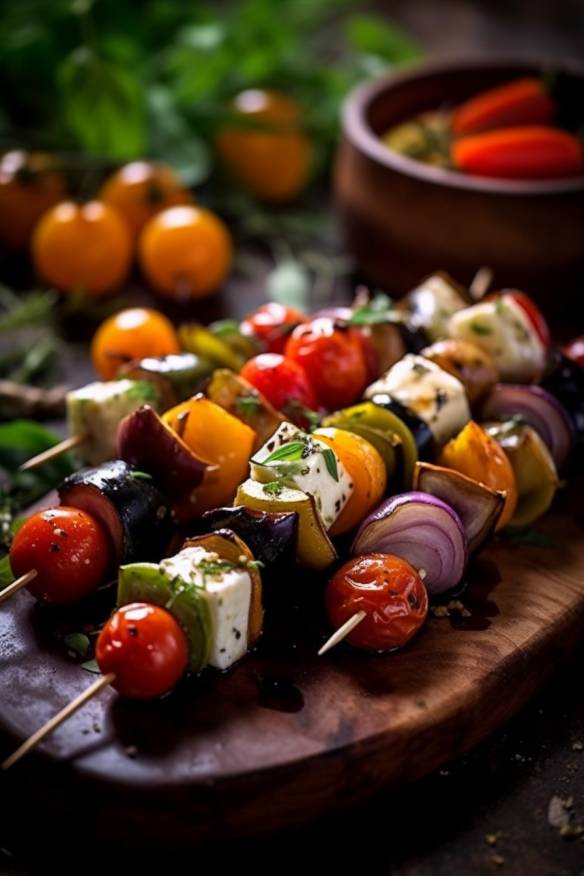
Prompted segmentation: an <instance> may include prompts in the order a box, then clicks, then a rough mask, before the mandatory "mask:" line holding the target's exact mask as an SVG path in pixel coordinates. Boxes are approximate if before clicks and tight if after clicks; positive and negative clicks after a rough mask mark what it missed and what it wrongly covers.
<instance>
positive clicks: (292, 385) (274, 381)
mask: <svg viewBox="0 0 584 876" xmlns="http://www.w3.org/2000/svg"><path fill="white" fill-rule="evenodd" d="M240 374H241V376H242V377H245V379H246V380H247V381H249V383H251V384H252V386H255V388H256V389H259V391H260V392H261V393H262V395H265V397H266V398H267V399H268V401H269V402H271V404H272V405H273V406H274V407H275V408H276V410H278V411H283V412H284V413H286V412H287V410H288V409H291V410H292V408H295V409H298V408H309V409H310V410H314V409H315V408H316V398H315V396H314V391H313V389H312V387H311V385H310V382H309V380H308V377H307V376H306V372H305V371H304V369H303V368H302V367H301V366H300V365H297V363H296V362H292V361H290V360H289V359H285V358H284V356H281V355H280V353H260V355H259V356H254V357H253V359H249V360H248V361H247V362H246V363H245V365H244V366H243V368H242V369H241V371H240ZM292 412H293V411H292ZM291 418H292V419H293V417H292V415H291Z"/></svg>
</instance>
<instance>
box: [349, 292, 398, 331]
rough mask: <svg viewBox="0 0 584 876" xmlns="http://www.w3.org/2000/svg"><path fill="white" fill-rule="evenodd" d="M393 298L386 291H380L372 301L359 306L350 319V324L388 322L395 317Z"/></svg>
mask: <svg viewBox="0 0 584 876" xmlns="http://www.w3.org/2000/svg"><path fill="white" fill-rule="evenodd" d="M392 311H393V300H392V299H391V298H390V297H389V295H386V294H385V293H384V292H378V293H377V294H376V295H375V296H374V297H373V298H372V299H371V300H370V301H368V302H367V303H366V304H363V305H362V306H361V307H357V309H356V310H354V311H353V315H352V316H351V318H350V319H349V324H350V325H375V324H376V323H383V322H388V321H390V320H391V318H392V317H393V313H392Z"/></svg>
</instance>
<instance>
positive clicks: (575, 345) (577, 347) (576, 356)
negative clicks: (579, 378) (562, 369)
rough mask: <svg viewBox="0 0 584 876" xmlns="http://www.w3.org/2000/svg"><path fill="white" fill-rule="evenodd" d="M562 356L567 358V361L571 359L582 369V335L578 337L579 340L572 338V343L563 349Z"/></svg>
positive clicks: (583, 340) (583, 338) (583, 346)
mask: <svg viewBox="0 0 584 876" xmlns="http://www.w3.org/2000/svg"><path fill="white" fill-rule="evenodd" d="M564 355H566V356H567V357H568V359H572V360H573V361H574V362H577V363H578V365H582V366H583V367H584V335H580V337H579V338H574V340H573V341H570V343H569V344H568V345H567V346H565V347H564Z"/></svg>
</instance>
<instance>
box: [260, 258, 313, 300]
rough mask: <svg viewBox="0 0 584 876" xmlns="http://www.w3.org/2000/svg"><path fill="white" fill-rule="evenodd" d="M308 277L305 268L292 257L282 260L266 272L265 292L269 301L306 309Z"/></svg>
mask: <svg viewBox="0 0 584 876" xmlns="http://www.w3.org/2000/svg"><path fill="white" fill-rule="evenodd" d="M309 285H310V284H309V277H308V272H307V271H306V269H305V268H304V267H303V266H302V265H301V264H300V262H298V261H296V260H295V259H292V258H287V259H284V260H282V261H281V262H280V263H279V264H278V265H276V267H275V268H274V269H273V270H272V271H271V272H270V273H269V274H268V277H267V279H266V294H267V298H268V300H269V301H276V302H277V303H278V304H284V305H285V306H286V307H296V308H298V309H299V310H306V309H307V307H308V293H309Z"/></svg>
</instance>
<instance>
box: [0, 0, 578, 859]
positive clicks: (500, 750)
mask: <svg viewBox="0 0 584 876" xmlns="http://www.w3.org/2000/svg"><path fill="white" fill-rule="evenodd" d="M292 2H294V0H292ZM274 6H275V9H277V14H279V15H282V20H283V22H284V21H285V6H286V4H285V3H283V2H276V0H275V3H274ZM372 7H373V8H375V10H376V11H377V12H387V13H388V14H389V15H390V16H391V17H392V18H393V19H394V20H395V21H397V22H398V23H400V24H402V25H403V26H404V27H405V28H406V29H407V30H409V31H410V32H411V33H412V35H414V36H415V37H416V38H417V39H418V40H419V41H420V43H421V44H422V46H423V47H424V49H425V50H426V52H427V54H428V56H434V57H441V58H446V57H450V58H452V57H477V56H480V55H491V56H492V55H504V56H513V57H516V56H519V57H525V56H527V57H530V56H531V57H533V56H537V57H541V56H545V57H555V58H563V59H565V58H568V57H571V58H576V59H583V58H584V2H582V0H564V2H561V0H560V2H555V3H554V2H547V0H531V2H508V0H496V2H494V0H493V2H482V3H478V2H463V0H438V2H424V0H401V2H397V0H396V2H383V3H376V4H372ZM283 26H285V24H283ZM258 271H259V272H260V274H261V267H258ZM257 287H258V286H257V283H254V282H250V281H249V280H248V281H247V282H245V283H244V282H243V281H239V280H234V281H233V282H232V283H231V285H229V286H228V288H227V290H226V293H225V296H224V299H225V306H226V308H227V309H230V310H232V311H234V312H235V313H237V314H239V313H243V312H245V311H246V310H249V305H250V303H255V301H254V298H256V297H257V292H256V289H257ZM79 376H80V378H81V375H79ZM550 586H552V584H551V582H550ZM583 676H584V652H582V651H581V652H580V653H579V654H578V655H576V656H575V658H574V659H573V660H572V661H571V662H570V663H569V664H568V665H566V666H564V668H563V669H562V670H561V671H560V672H559V673H558V674H557V675H556V677H555V678H554V680H553V681H552V682H551V683H550V684H548V686H547V687H546V688H545V689H544V690H543V692H542V693H541V694H540V695H539V696H538V697H537V698H536V699H535V700H534V701H533V702H532V703H531V704H530V705H529V706H528V707H527V708H526V709H525V710H524V712H523V713H522V714H521V715H519V716H518V717H517V718H516V719H514V720H513V721H512V722H511V723H510V724H509V725H508V726H507V727H506V728H505V729H503V730H501V731H499V732H498V733H496V734H494V735H493V736H492V737H491V738H490V739H489V740H487V741H486V742H485V743H484V744H483V745H482V746H481V747H480V748H479V749H477V750H476V751H474V752H473V753H471V754H470V755H469V756H467V757H465V758H464V759H463V760H461V761H458V762H456V763H454V764H451V765H448V766H447V767H446V768H444V769H442V770H440V771H439V772H438V773H436V774H434V775H431V776H429V777H427V778H426V779H424V780H422V781H420V782H417V783H416V784H414V785H411V786H409V787H406V788H401V789H392V790H389V791H387V792H386V793H384V794H383V795H381V796H379V797H377V798H375V799H372V800H371V801H369V802H368V803H367V804H364V805H361V806H360V807H358V808H355V809H352V810H349V811H347V812H346V813H343V814H336V815H334V816H330V817H329V818H327V819H324V820H322V821H320V822H318V823H315V824H311V825H308V826H307V827H306V828H305V829H303V830H301V831H299V830H295V831H291V832H288V833H285V834H281V835H277V836H271V837H260V838H258V839H257V840H253V841H244V842H235V843H229V842H227V841H226V842H224V843H222V844H221V847H220V848H218V847H217V845H215V846H214V848H210V849H202V850H201V851H200V853H190V854H189V855H188V856H185V857H183V856H179V855H178V854H177V853H176V851H175V850H173V849H169V850H168V851H167V852H165V854H164V855H163V856H162V855H161V856H159V857H155V858H152V857H151V856H149V857H148V861H147V862H145V861H144V860H142V859H141V856H140V855H139V854H136V855H132V858H131V859H128V858H126V857H124V856H122V855H118V854H115V853H108V856H107V858H106V863H105V864H103V863H101V862H99V864H97V863H96V862H97V860H98V858H99V857H100V856H99V850H96V849H84V850H75V851H73V850H74V847H75V844H74V838H72V837H71V836H70V835H69V833H68V830H67V825H66V824H63V825H62V838H61V839H62V848H63V856H62V860H60V861H57V862H55V861H48V860H44V858H43V852H42V849H35V848H34V846H35V825H34V824H32V823H31V824H30V825H29V826H28V827H29V829H30V845H29V848H28V854H27V855H26V856H24V855H23V854H22V853H19V854H13V852H14V850H13V849H12V848H11V841H10V836H6V835H4V833H5V831H4V827H3V824H4V819H3V818H2V817H0V848H1V847H5V848H2V849H1V851H0V871H2V872H3V873H7V874H13V876H17V874H25V873H30V872H33V871H34V872H42V873H47V872H49V870H50V872H53V871H58V870H62V871H63V872H67V871H69V872H71V871H72V870H73V869H74V870H75V871H77V872H78V873H87V872H92V870H93V869H94V864H95V865H96V866H99V868H100V869H101V872H103V869H104V867H105V866H108V869H111V870H113V872H114V873H117V872H118V871H120V870H122V869H129V868H131V869H132V870H133V871H134V872H137V871H138V870H142V871H144V870H146V871H148V872H150V871H161V872H170V873H175V872H179V870H180V871H182V870H184V871H185V873H191V872H200V871H201V868H205V869H207V870H209V871H210V870H211V868H212V869H213V871H215V872H220V873H221V874H223V873H224V872H226V871H227V870H228V869H229V870H230V871H232V872H236V871H237V870H245V872H250V871H253V872H254V873H279V872H292V871H294V872H300V873H302V872H310V873H313V872H329V873H334V872H341V873H352V872H362V873H365V872H367V873H383V874H389V873H392V874H397V876H425V874H433V876H434V874H435V876H441V874H467V873H468V874H483V873H493V872H497V871H500V872H502V873H506V874H513V876H515V874H517V876H518V874H527V873H532V874H546V876H547V874H549V876H556V874H557V876H564V874H573V876H576V874H584V833H583V834H582V835H579V830H578V827H579V826H580V825H584V692H583V690H584V688H583V684H582V678H583ZM553 797H559V798H562V799H563V800H564V801H567V802H566V808H565V809H564V813H566V814H565V816H564V822H565V823H566V824H568V822H569V826H568V828H567V829H564V831H563V832H562V830H561V828H560V826H553V825H552V824H550V821H549V818H548V810H549V805H550V801H551V800H552V798H553ZM556 806H557V804H556ZM8 807H10V800H9V799H6V798H5V797H2V796H0V813H2V812H5V813H6V812H8ZM258 827H259V828H261V826H260V825H258ZM139 841H140V838H137V842H138V844H139ZM33 852H34V855H33V857H34V860H29V859H28V858H29V855H30V854H32V853H33ZM70 858H71V859H70ZM69 859H70V860H69Z"/></svg>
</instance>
